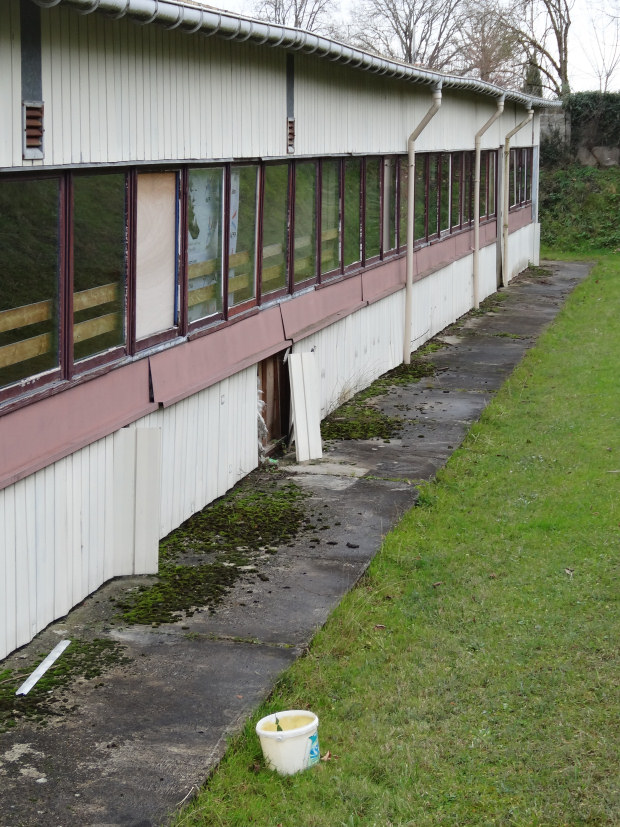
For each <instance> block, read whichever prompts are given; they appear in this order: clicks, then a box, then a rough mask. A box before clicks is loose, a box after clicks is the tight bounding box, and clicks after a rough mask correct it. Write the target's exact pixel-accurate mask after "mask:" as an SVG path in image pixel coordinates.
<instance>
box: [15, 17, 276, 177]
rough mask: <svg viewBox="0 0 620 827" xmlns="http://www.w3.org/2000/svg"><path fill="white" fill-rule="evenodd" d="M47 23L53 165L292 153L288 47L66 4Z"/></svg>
mask: <svg viewBox="0 0 620 827" xmlns="http://www.w3.org/2000/svg"><path fill="white" fill-rule="evenodd" d="M41 21H42V24H41V29H42V71H43V97H44V100H45V126H46V139H47V144H46V153H45V163H46V164H50V165H56V164H90V163H118V162H140V161H153V162H157V161H164V160H177V159H193V158H195V159H217V158H230V157H243V156H245V157H253V156H257V155H267V156H268V155H286V71H285V65H286V55H285V53H284V52H283V51H280V50H277V49H260V48H259V47H256V46H253V45H251V44H237V43H231V42H230V41H226V40H222V39H219V38H205V37H202V36H190V35H187V34H184V33H183V32H178V31H167V30H164V29H162V28H160V27H158V26H139V25H136V24H135V23H133V22H131V21H129V20H109V19H107V18H106V17H105V16H103V15H97V14H91V15H78V14H75V12H74V11H72V10H71V9H67V8H52V9H47V10H45V9H44V10H42V12H41ZM0 60H1V58H0ZM19 97H20V95H19V94H18V95H17V96H13V99H12V101H11V102H10V107H9V111H13V112H14V115H15V117H17V108H16V107H17V101H18V99H19ZM14 163H17V164H21V160H20V161H15V160H14Z"/></svg>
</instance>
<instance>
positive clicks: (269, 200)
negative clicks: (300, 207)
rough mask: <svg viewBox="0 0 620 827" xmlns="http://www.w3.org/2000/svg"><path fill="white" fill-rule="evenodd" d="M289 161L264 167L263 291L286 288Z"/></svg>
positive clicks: (268, 291)
mask: <svg viewBox="0 0 620 827" xmlns="http://www.w3.org/2000/svg"><path fill="white" fill-rule="evenodd" d="M288 166H289V165H288V164H277V165H276V166H267V167H265V194H264V206H263V269H262V276H261V278H262V282H261V283H262V292H263V294H265V293H270V292H271V291H272V290H282V289H283V288H284V287H286V244H287V239H288Z"/></svg>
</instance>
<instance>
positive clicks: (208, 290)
mask: <svg viewBox="0 0 620 827" xmlns="http://www.w3.org/2000/svg"><path fill="white" fill-rule="evenodd" d="M223 214H224V169H223V168H222V167H213V168H211V169H190V170H189V173H188V183H187V290H188V298H187V305H188V311H187V315H188V321H189V322H190V324H191V323H192V322H196V321H198V320H199V319H204V318H208V317H210V316H214V315H216V314H221V313H222V306H223V280H222V275H223V262H222V249H223V245H222V216H223Z"/></svg>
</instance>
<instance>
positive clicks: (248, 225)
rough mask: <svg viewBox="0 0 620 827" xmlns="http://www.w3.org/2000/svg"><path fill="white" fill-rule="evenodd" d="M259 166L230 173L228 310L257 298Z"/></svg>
mask: <svg viewBox="0 0 620 827" xmlns="http://www.w3.org/2000/svg"><path fill="white" fill-rule="evenodd" d="M257 192H258V166H255V165H252V166H244V167H233V168H232V169H231V172H230V210H229V217H228V306H229V307H230V308H233V307H235V306H239V305H241V304H244V303H247V302H249V301H252V300H254V299H255V298H256V214H257Z"/></svg>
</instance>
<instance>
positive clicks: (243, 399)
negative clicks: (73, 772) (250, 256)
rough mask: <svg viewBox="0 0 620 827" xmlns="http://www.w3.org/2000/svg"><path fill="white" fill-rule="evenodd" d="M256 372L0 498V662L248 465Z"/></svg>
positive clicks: (152, 551)
mask: <svg viewBox="0 0 620 827" xmlns="http://www.w3.org/2000/svg"><path fill="white" fill-rule="evenodd" d="M257 402H258V392H257V377H256V367H251V368H248V369H247V370H244V371H241V372H240V373H238V374H236V375H235V376H232V377H231V378H230V379H226V380H225V381H223V382H220V383H219V384H218V385H215V386H214V387H212V388H208V389H207V390H205V391H202V392H201V393H198V394H195V395H194V396H192V397H190V398H189V399H185V400H183V401H182V402H179V403H177V404H176V405H173V406H171V407H170V408H165V409H160V410H159V411H157V412H156V413H154V414H151V415H149V416H148V417H144V418H143V419H141V420H139V421H138V422H136V423H135V424H134V425H133V426H131V427H129V428H123V429H121V430H120V431H117V432H116V433H115V434H113V435H111V436H109V437H106V438H104V439H101V440H98V441H97V442H94V443H93V444H92V445H89V446H88V447H86V448H83V449H82V450H80V451H76V452H75V453H74V454H72V455H70V456H68V457H66V458H65V459H62V460H59V461H58V462H56V463H54V464H53V465H50V466H48V467H47V468H45V469H43V470H41V471H38V472H37V473H36V474H33V475H32V476H30V477H28V478H27V479H25V480H21V481H20V482H18V483H16V484H15V485H12V486H9V487H8V488H5V489H4V490H2V491H0V606H1V607H2V610H1V611H0V659H1V658H3V657H5V655H7V654H8V653H9V652H11V651H13V650H14V649H16V648H17V647H19V646H22V645H24V644H25V643H28V641H30V640H31V639H32V638H33V637H34V636H35V635H36V634H37V632H39V631H41V629H44V628H45V626H47V625H48V624H49V623H51V622H52V621H53V620H55V619H56V618H59V617H62V616H63V615H65V614H66V613H67V612H68V611H69V610H70V609H71V607H72V606H75V605H76V604H77V603H79V602H80V601H81V600H83V599H84V598H85V597H86V596H87V595H88V594H91V593H92V592H93V591H95V590H96V589H97V588H99V586H100V585H101V584H102V583H104V582H105V581H106V580H109V579H110V578H111V577H116V576H119V575H127V574H145V573H149V572H154V571H157V548H158V542H159V539H160V538H161V537H163V536H165V535H166V534H168V532H169V531H171V530H172V529H173V528H175V527H176V526H178V525H180V523H182V522H183V520H185V519H187V517H189V516H190V515H191V514H193V513H194V512H195V511H198V510H199V509H200V508H202V507H203V506H204V505H206V504H207V503H208V502H211V501H212V500H214V499H216V498H217V497H220V496H222V494H225V493H226V491H227V490H228V489H229V488H231V487H232V486H233V485H234V484H235V483H236V482H237V481H238V480H240V479H241V478H242V477H244V476H245V475H246V474H248V473H249V472H250V471H251V470H252V469H253V468H255V467H256V465H257V464H258V442H257V426H256V415H257Z"/></svg>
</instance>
